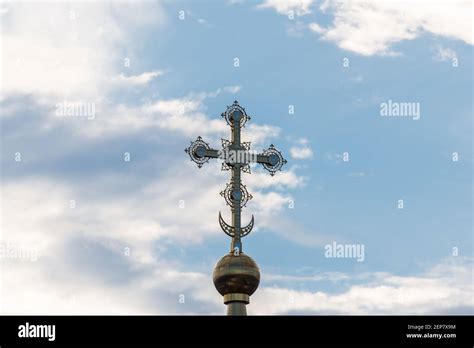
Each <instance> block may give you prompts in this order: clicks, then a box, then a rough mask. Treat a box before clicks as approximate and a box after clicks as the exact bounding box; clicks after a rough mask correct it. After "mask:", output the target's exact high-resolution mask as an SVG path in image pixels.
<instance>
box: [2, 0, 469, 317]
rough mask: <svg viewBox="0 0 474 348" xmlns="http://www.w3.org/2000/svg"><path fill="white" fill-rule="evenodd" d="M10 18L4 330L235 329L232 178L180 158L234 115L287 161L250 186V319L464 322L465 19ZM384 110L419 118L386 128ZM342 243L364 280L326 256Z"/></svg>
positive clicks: (123, 9)
mask: <svg viewBox="0 0 474 348" xmlns="http://www.w3.org/2000/svg"><path fill="white" fill-rule="evenodd" d="M39 8H41V11H40V12H39V11H38V9H39ZM1 9H2V11H1V16H2V25H1V28H2V64H1V65H2V78H1V81H2V97H1V100H0V103H1V120H2V123H1V134H2V143H1V144H2V149H1V168H2V182H1V183H2V235H1V237H2V245H3V249H2V250H3V257H2V265H1V267H2V277H1V278H0V279H1V281H2V283H1V284H2V286H1V287H0V288H1V290H2V291H1V295H2V296H0V298H1V299H2V301H1V302H0V304H1V307H0V309H1V310H2V312H3V313H8V314H11V313H15V314H16V313H41V314H53V313H67V314H69V313H70V314H79V313H122V314H127V313H147V314H148V313H149V314H220V313H221V312H223V311H224V308H223V305H222V303H221V298H220V296H219V295H218V293H217V291H216V290H215V289H214V288H213V285H212V280H211V273H212V268H213V266H214V264H215V263H216V262H217V261H218V259H219V258H220V257H221V256H223V255H224V254H225V253H226V252H227V251H228V248H229V243H230V240H229V239H228V237H227V236H226V235H225V234H224V233H222V231H220V228H219V225H218V220H217V217H218V211H219V210H220V211H222V212H223V214H224V217H225V218H226V219H227V220H229V211H228V208H227V207H226V206H225V202H224V200H223V199H222V197H220V196H219V192H220V191H221V190H222V189H223V188H224V187H225V183H226V182H227V181H228V180H229V172H221V171H220V163H217V162H216V163H210V164H206V165H205V166H204V167H203V168H202V169H200V170H199V169H198V168H197V167H196V166H195V165H194V164H193V163H191V162H190V161H189V158H188V157H187V155H186V154H185V153H184V151H183V149H184V148H185V147H187V146H188V145H189V142H190V141H192V140H195V139H196V137H197V136H198V135H201V136H202V137H203V138H204V139H205V140H206V141H208V142H209V143H210V144H211V145H212V146H213V147H219V146H220V138H221V137H223V138H227V139H228V138H229V136H230V134H229V129H228V127H227V126H226V124H225V122H224V120H222V119H221V117H220V114H221V112H222V111H224V110H225V108H226V106H227V105H230V104H231V103H232V102H233V101H234V100H236V99H237V100H239V102H240V103H241V105H243V106H244V107H245V108H246V110H247V112H248V113H249V114H250V115H251V116H252V120H251V121H250V123H249V125H248V127H246V128H244V130H243V138H244V139H243V140H250V141H252V148H253V149H256V150H260V151H261V150H263V149H265V148H267V147H268V146H269V145H270V144H271V143H274V144H275V145H276V146H277V147H278V148H279V149H280V150H282V152H283V154H284V156H285V158H286V159H287V160H288V163H287V164H286V165H285V167H284V168H283V171H282V172H279V173H277V175H276V176H275V177H270V175H268V174H267V173H266V172H265V171H263V169H262V168H258V167H256V168H254V169H253V173H252V174H251V175H248V174H244V175H243V181H244V184H248V188H249V191H250V192H251V193H252V194H253V196H254V199H253V200H252V201H251V202H250V203H249V205H248V206H247V207H246V208H245V209H244V214H243V220H244V223H245V221H248V220H249V219H250V216H251V214H254V215H255V223H256V228H255V229H254V231H253V232H252V233H251V234H250V235H249V236H248V237H246V238H244V240H243V246H244V251H245V252H247V253H248V254H249V255H251V256H252V257H253V258H254V259H255V260H256V261H257V263H258V264H259V266H260V268H261V272H262V282H261V285H260V288H259V290H257V292H256V294H255V295H254V296H252V299H251V304H250V305H249V309H248V310H249V313H253V314H286V313H291V314H328V313H329V314H332V313H338V314H340V313H341V314H365V313H369V314H389V313H392V314H418V313H428V314H429V313H463V314H465V313H471V314H472V309H473V302H472V252H473V239H472V238H473V237H472V193H473V191H472V95H473V91H472V77H473V72H472V60H473V57H472V33H471V23H472V14H471V13H472V4H469V3H468V2H456V1H455V2H437V3H435V4H431V3H430V4H429V5H428V3H427V2H425V1H417V2H415V3H410V4H407V3H406V2H405V1H399V2H384V1H382V2H379V3H377V4H375V3H371V4H370V3H366V2H353V3H344V2H333V1H311V0H297V1H263V2H256V1H229V2H217V1H194V2H192V1H188V2H186V1H177V2H174V1H173V2H170V1H163V2H161V1H160V2H159V1H156V2H155V1H152V2H140V3H127V2H107V3H101V4H99V3H90V2H84V3H81V2H71V3H53V4H51V3H48V4H45V3H40V4H34V3H13V4H3V5H2V7H1ZM181 11H182V12H181ZM446 13H449V14H450V16H446V15H445V14H446ZM183 15H184V17H183ZM180 16H181V18H180ZM235 58H238V60H239V66H238V67H235V66H234V62H235ZM345 63H346V64H345ZM389 100H391V101H392V102H395V103H415V104H417V105H418V106H419V108H420V115H419V119H418V120H414V119H413V117H383V116H381V111H380V110H381V105H382V103H387V102H388V101H389ZM58 103H66V104H68V105H72V104H74V105H76V106H77V105H79V106H81V105H82V106H83V105H89V106H90V105H93V106H94V115H93V116H91V115H89V117H88V115H86V114H84V113H81V111H79V112H78V114H76V115H74V116H71V115H69V116H68V115H61V114H58V112H57V111H58V107H57V105H58ZM290 106H293V107H294V110H295V112H294V114H289V112H288V110H289V107H290ZM126 153H128V154H129V156H130V161H125V160H124V156H125V154H126ZM344 153H348V155H349V160H348V161H344V160H343V159H342V157H343V154H344ZM453 153H457V154H458V157H459V159H458V161H453ZM18 154H20V157H21V160H18V158H17V157H18ZM399 200H403V204H404V207H403V209H399V208H398V204H399ZM71 201H73V202H74V203H71ZM181 201H182V202H184V208H180V206H179V204H180V202H181ZM290 201H291V202H293V203H294V208H290ZM71 204H72V205H73V207H71ZM333 242H336V243H338V244H356V245H363V246H364V251H365V252H364V260H363V262H358V261H357V260H356V259H354V258H350V257H346V258H328V257H326V256H325V246H326V245H328V244H330V245H331V244H332V243H333ZM8 248H10V249H8ZM15 248H16V250H20V249H21V250H23V251H25V252H37V253H38V254H39V256H38V258H37V259H35V260H34V261H32V260H31V257H28V255H26V256H25V257H14V256H12V255H11V254H8V253H6V251H5V250H7V249H8V250H13V249H15ZM453 248H454V249H453ZM454 250H456V252H455V251H454ZM181 295H184V298H185V301H180V299H181V298H182V297H180V296H181ZM183 302H184V303H183Z"/></svg>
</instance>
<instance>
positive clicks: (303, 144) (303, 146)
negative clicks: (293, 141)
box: [290, 138, 313, 159]
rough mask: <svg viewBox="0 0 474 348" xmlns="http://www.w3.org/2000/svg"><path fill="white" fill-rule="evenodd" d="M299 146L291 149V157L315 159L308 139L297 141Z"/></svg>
mask: <svg viewBox="0 0 474 348" xmlns="http://www.w3.org/2000/svg"><path fill="white" fill-rule="evenodd" d="M297 143H298V146H292V147H291V149H290V154H291V157H293V158H294V159H307V158H311V157H313V150H312V149H311V147H309V141H308V139H306V138H300V139H298V140H297Z"/></svg>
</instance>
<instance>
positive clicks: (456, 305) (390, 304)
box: [249, 261, 474, 315]
mask: <svg viewBox="0 0 474 348" xmlns="http://www.w3.org/2000/svg"><path fill="white" fill-rule="evenodd" d="M471 267H472V262H471V261H468V262H465V263H464V262H455V261H454V262H450V261H445V262H443V263H441V264H439V265H437V266H435V267H433V268H432V269H431V270H428V271H427V272H426V273H425V274H423V275H421V276H417V277H415V276H413V277H402V276H394V275H392V274H387V273H381V274H379V273H373V274H371V275H369V279H368V282H367V283H365V284H360V285H353V286H351V287H350V288H349V289H348V290H347V291H345V292H342V293H326V292H322V291H314V292H311V291H298V290H293V289H288V288H283V287H266V288H262V289H259V290H257V292H256V293H255V294H254V296H253V297H252V299H251V307H250V309H251V311H250V310H249V312H251V313H252V314H285V313H289V312H292V313H319V314H352V315H353V314H356V315H358V314H442V313H446V312H449V311H452V310H454V311H461V312H462V313H463V314H469V313H472V310H473V308H474V303H473V297H472V293H473V285H472V280H471V279H472V278H471V269H472V268H471ZM343 279H344V280H345V279H346V278H343ZM316 286H317V285H316Z"/></svg>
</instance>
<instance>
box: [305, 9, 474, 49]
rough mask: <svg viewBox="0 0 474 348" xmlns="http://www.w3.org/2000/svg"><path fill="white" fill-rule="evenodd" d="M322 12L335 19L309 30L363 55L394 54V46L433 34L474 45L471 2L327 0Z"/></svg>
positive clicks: (312, 25)
mask: <svg viewBox="0 0 474 348" xmlns="http://www.w3.org/2000/svg"><path fill="white" fill-rule="evenodd" d="M320 9H321V11H322V12H331V14H332V15H334V20H333V22H332V23H331V24H330V25H329V26H328V27H327V28H322V27H321V26H320V25H319V24H317V23H311V24H309V29H310V30H311V31H313V32H315V33H317V34H318V35H320V37H321V39H322V40H326V41H331V42H334V43H335V44H337V45H338V46H339V47H340V48H342V49H344V50H347V51H351V52H354V53H358V54H361V55H364V56H372V55H395V54H398V52H396V51H394V50H393V48H392V46H393V45H394V44H395V43H397V42H401V41H404V40H413V39H415V38H417V37H419V36H421V35H423V33H426V32H427V33H431V34H433V35H439V36H443V37H447V38H451V39H457V40H461V41H463V42H465V43H467V44H471V45H472V44H473V38H472V33H471V23H472V4H471V3H470V2H469V1H450V2H437V1H434V2H433V1H429V0H416V1H406V0H399V1H388V0H386V1H377V2H375V1H374V2H366V1H350V2H342V1H336V0H326V1H325V2H324V3H323V4H322V5H321V6H320Z"/></svg>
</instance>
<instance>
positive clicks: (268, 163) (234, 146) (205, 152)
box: [185, 101, 286, 255]
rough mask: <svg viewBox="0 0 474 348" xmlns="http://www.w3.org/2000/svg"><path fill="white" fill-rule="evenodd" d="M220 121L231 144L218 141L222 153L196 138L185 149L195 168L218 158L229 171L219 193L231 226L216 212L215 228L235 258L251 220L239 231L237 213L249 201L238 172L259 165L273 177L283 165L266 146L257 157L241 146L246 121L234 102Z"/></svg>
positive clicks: (273, 150)
mask: <svg viewBox="0 0 474 348" xmlns="http://www.w3.org/2000/svg"><path fill="white" fill-rule="evenodd" d="M222 117H223V118H224V119H225V121H226V122H227V124H228V125H229V126H230V128H231V140H230V141H229V140H225V139H222V149H221V150H215V149H212V148H211V147H210V146H209V144H208V143H206V142H205V141H204V140H202V138H201V137H197V139H196V140H195V141H192V142H191V145H190V146H189V147H188V148H187V149H185V151H186V152H187V153H188V155H189V157H190V158H191V161H193V162H195V163H196V164H197V165H198V167H199V168H201V167H202V165H203V164H204V163H206V162H208V161H209V159H211V158H221V159H222V160H223V163H222V170H232V176H231V179H230V183H228V184H226V188H225V189H224V190H223V191H222V192H221V196H223V197H224V199H225V201H226V203H227V205H229V206H230V208H231V211H232V224H231V225H229V224H227V223H226V222H225V221H224V219H223V218H222V215H221V213H220V212H219V224H220V226H221V228H222V230H223V231H224V232H225V233H226V234H227V235H228V236H230V237H231V238H232V243H231V252H233V253H234V254H235V255H239V254H240V253H241V252H242V242H241V238H242V237H245V236H246V235H248V234H249V233H250V231H252V228H253V225H254V217H253V215H252V219H251V221H250V222H249V224H248V225H246V226H245V227H241V210H242V208H243V207H245V205H246V204H247V202H248V201H249V200H250V199H252V195H251V194H250V193H249V192H248V191H247V188H246V187H245V185H243V184H242V182H241V177H240V175H241V171H242V172H244V173H250V163H252V162H255V163H260V164H262V165H263V167H264V168H265V169H266V170H268V171H269V172H270V175H272V176H273V175H274V174H275V173H276V172H277V171H279V170H281V167H282V166H283V165H284V164H285V163H286V160H285V159H284V158H283V156H282V154H281V152H280V151H278V150H277V149H276V148H275V146H273V144H272V145H270V147H269V148H268V149H266V150H265V151H263V153H260V154H253V153H252V152H251V150H250V142H241V140H240V131H241V128H243V127H245V124H246V123H247V122H248V121H249V120H250V116H248V115H247V113H246V112H245V109H244V108H243V107H241V106H240V105H239V103H238V102H237V101H234V103H233V104H232V105H231V106H228V107H227V110H226V111H225V112H223V113H222Z"/></svg>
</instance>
